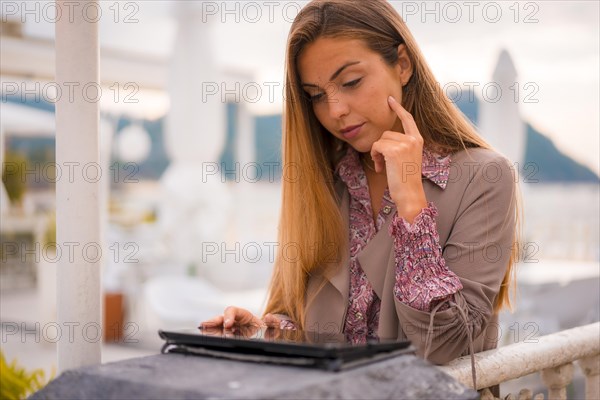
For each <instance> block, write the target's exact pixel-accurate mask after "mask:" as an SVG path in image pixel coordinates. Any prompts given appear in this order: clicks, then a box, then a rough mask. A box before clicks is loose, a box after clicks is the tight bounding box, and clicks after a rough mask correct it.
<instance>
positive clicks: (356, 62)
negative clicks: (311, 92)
mask: <svg viewBox="0 0 600 400" xmlns="http://www.w3.org/2000/svg"><path fill="white" fill-rule="evenodd" d="M356 64H360V61H349V62H347V63H346V64H344V65H342V66H341V67H340V68H338V70H337V71H335V72H334V73H333V75H331V78H329V80H330V81H332V80H334V79H335V78H337V77H338V75H339V74H341V73H342V71H343V70H344V69H345V68H347V67H350V66H352V65H356ZM302 86H310V87H319V86H318V85H315V84H314V83H303V84H302Z"/></svg>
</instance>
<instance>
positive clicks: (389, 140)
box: [371, 96, 427, 223]
mask: <svg viewBox="0 0 600 400" xmlns="http://www.w3.org/2000/svg"><path fill="white" fill-rule="evenodd" d="M388 104H389V106H390V108H391V109H392V110H394V112H396V114H397V115H398V118H400V122H401V123H402V127H403V128H404V132H405V133H401V132H394V131H385V132H383V135H381V138H380V139H379V140H378V141H376V142H375V143H373V146H372V147H371V157H372V158H373V161H374V163H375V171H376V172H378V173H380V172H383V171H385V173H386V174H387V182H388V187H389V191H390V196H391V197H392V200H393V201H394V203H396V208H397V210H398V215H399V216H400V217H403V218H405V219H406V220H407V221H408V222H409V223H412V221H413V220H414V218H415V217H416V216H417V215H418V214H419V213H420V212H421V210H422V209H423V208H425V207H427V199H426V197H425V191H424V190H423V183H422V181H421V163H422V159H423V137H422V136H421V134H420V133H419V129H418V128H417V125H416V123H415V120H414V118H413V116H412V115H411V114H410V113H409V112H408V111H406V110H405V109H404V107H402V105H400V103H398V102H397V101H396V99H394V98H393V97H392V96H390V97H389V98H388Z"/></svg>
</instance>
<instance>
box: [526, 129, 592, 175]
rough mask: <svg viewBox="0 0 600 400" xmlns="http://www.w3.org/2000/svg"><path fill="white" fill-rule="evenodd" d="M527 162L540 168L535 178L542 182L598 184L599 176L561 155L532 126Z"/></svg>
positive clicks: (527, 147) (528, 140) (528, 132)
mask: <svg viewBox="0 0 600 400" xmlns="http://www.w3.org/2000/svg"><path fill="white" fill-rule="evenodd" d="M525 160H526V162H531V163H535V164H536V165H537V166H538V167H539V169H538V171H536V174H535V178H537V179H539V181H540V182H582V183H583V182H590V183H598V175H596V174H595V173H594V172H593V171H592V170H590V169H589V168H588V167H586V166H584V165H581V164H579V163H578V162H577V161H575V160H573V159H572V158H570V157H568V156H566V155H564V154H563V153H561V152H560V150H558V149H557V148H556V146H555V145H554V143H552V141H551V140H550V139H548V138H547V137H546V136H544V135H543V134H542V133H540V132H538V131H537V130H536V129H535V128H534V127H532V126H531V125H530V124H527V144H526V150H525ZM529 172H531V170H530V171H529Z"/></svg>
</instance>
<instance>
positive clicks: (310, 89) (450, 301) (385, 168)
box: [203, 0, 518, 364]
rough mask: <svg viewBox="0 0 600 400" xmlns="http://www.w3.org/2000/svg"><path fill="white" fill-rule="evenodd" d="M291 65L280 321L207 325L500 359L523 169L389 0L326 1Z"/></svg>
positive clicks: (300, 29)
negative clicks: (487, 353) (470, 111)
mask: <svg viewBox="0 0 600 400" xmlns="http://www.w3.org/2000/svg"><path fill="white" fill-rule="evenodd" d="M286 58H287V66H286V101H285V106H284V116H285V120H284V132H283V133H284V134H283V160H284V163H285V164H284V165H286V166H288V165H293V166H294V171H295V172H296V173H295V174H294V179H291V178H290V179H286V178H285V174H284V179H283V183H282V185H283V196H282V202H283V203H282V211H281V216H280V225H279V243H280V246H279V249H280V252H279V254H278V257H277V260H276V263H275V266H274V272H273V276H272V281H271V284H270V289H269V298H268V303H267V306H266V310H265V314H264V315H263V316H262V318H259V317H257V316H254V315H252V314H251V313H250V312H248V311H246V310H244V309H241V308H237V307H228V308H227V309H226V310H225V312H224V314H223V315H221V316H218V317H215V318H213V319H211V320H209V321H205V322H204V323H203V324H204V325H205V326H214V325H223V326H224V327H225V328H230V327H233V326H234V325H247V324H256V325H268V326H273V325H274V326H281V327H290V328H298V329H304V330H311V331H320V332H343V333H344V334H346V336H347V338H348V340H351V341H365V340H366V339H367V338H368V337H380V338H384V337H385V338H400V339H404V338H408V339H410V340H411V341H412V342H413V344H415V346H416V347H417V348H418V352H419V354H421V355H423V356H425V357H426V358H428V359H429V360H431V361H432V362H434V363H439V364H442V363H447V362H448V361H450V360H452V359H454V358H456V357H459V356H461V355H466V354H469V352H470V353H471V354H472V353H473V352H477V351H482V350H486V349H490V348H495V347H496V343H497V332H496V328H497V325H496V323H497V314H498V311H499V310H500V309H501V308H503V307H504V306H508V307H510V301H509V292H508V290H509V283H510V280H511V276H512V274H511V272H512V270H513V268H512V266H513V263H514V261H515V260H516V255H517V249H518V240H517V239H518V238H517V236H516V232H517V230H516V229H515V227H516V220H517V218H516V202H515V199H516V194H515V190H516V185H515V179H514V176H513V173H512V170H511V168H510V165H509V163H508V161H507V160H506V159H505V158H503V157H502V156H500V155H499V154H497V153H496V152H494V151H493V150H491V149H490V147H489V145H488V144H486V143H485V141H484V140H483V139H481V137H479V135H478V134H477V133H476V131H475V130H474V128H473V127H472V126H471V125H470V124H469V122H468V121H467V120H466V119H465V117H464V116H463V115H462V114H461V113H460V112H459V111H458V110H457V109H456V107H455V106H454V105H453V104H452V103H451V102H450V101H449V100H448V99H447V98H446V97H445V96H444V95H443V93H442V92H441V90H440V88H439V85H438V84H437V83H436V81H435V79H434V76H433V74H432V73H431V71H430V69H429V67H428V66H427V64H426V62H425V60H424V59H423V56H422V54H421V52H420V50H419V48H418V47H417V44H416V42H415V40H414V38H413V37H412V35H411V34H410V32H409V30H408V28H407V26H406V24H405V23H404V22H403V21H402V19H401V17H400V16H399V15H398V14H397V12H396V11H395V10H394V9H393V8H392V7H391V6H390V4H388V3H387V2H386V1H384V0H377V1H374V0H372V1H368V2H367V1H365V2H363V1H349V0H329V1H325V0H316V1H312V2H311V3H309V4H308V5H306V6H305V7H304V8H303V10H302V11H301V12H300V13H299V15H298V16H297V17H296V19H295V21H294V23H293V25H292V27H291V31H290V35H289V38H288V47H287V55H286ZM292 244H293V246H291V245H292ZM290 248H293V249H294V250H295V251H294V252H290ZM290 253H293V254H290Z"/></svg>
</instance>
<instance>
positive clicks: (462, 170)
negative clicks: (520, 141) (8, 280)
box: [450, 147, 515, 184]
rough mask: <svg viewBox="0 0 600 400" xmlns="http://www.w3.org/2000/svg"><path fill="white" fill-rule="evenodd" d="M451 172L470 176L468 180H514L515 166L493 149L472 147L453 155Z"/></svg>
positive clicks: (497, 181) (491, 181)
mask: <svg viewBox="0 0 600 400" xmlns="http://www.w3.org/2000/svg"><path fill="white" fill-rule="evenodd" d="M450 164H451V168H450V174H451V175H452V174H453V173H454V174H455V175H457V174H458V176H460V177H463V178H464V177H468V181H469V182H472V181H473V180H480V179H483V180H485V181H488V182H490V183H499V182H506V183H507V184H508V183H509V182H513V181H514V179H515V176H514V173H515V171H514V166H513V163H512V162H511V161H510V160H508V159H507V158H506V157H505V156H504V155H502V154H501V153H499V152H498V151H496V150H493V149H486V148H482V147H472V148H467V149H463V150H460V151H457V152H455V153H453V154H452V155H451V162H450Z"/></svg>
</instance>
